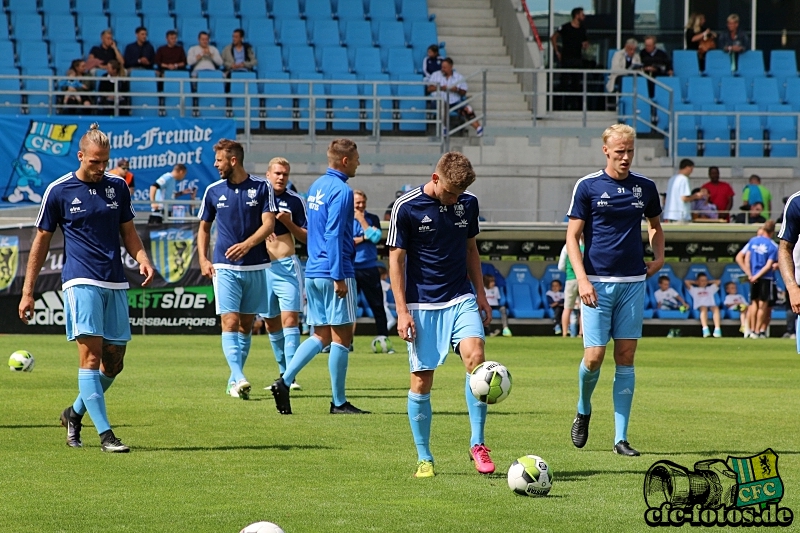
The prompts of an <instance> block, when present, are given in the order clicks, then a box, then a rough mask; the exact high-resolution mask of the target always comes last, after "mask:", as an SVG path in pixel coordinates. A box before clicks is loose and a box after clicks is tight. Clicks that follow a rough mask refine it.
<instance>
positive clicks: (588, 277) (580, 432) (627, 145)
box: [567, 124, 664, 456]
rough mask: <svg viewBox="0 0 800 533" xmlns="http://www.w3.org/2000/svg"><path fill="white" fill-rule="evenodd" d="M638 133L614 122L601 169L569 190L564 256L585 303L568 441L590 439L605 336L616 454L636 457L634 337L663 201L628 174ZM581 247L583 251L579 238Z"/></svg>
mask: <svg viewBox="0 0 800 533" xmlns="http://www.w3.org/2000/svg"><path fill="white" fill-rule="evenodd" d="M635 138H636V132H635V131H634V129H633V128H631V127H630V126H626V125H624V124H614V125H613V126H611V127H609V128H607V129H606V130H605V131H604V132H603V153H604V154H605V156H606V160H607V164H606V168H605V169H604V170H601V171H599V172H595V173H593V174H589V175H588V176H585V177H583V178H581V179H579V180H578V182H577V183H576V184H575V189H574V190H573V192H572V201H571V202H570V206H569V211H568V212H567V215H568V216H569V224H568V225H567V252H568V253H569V259H570V262H571V263H572V266H573V269H574V270H575V277H576V279H577V280H578V293H579V294H580V298H581V302H582V304H583V310H582V316H583V334H584V337H583V346H584V352H583V361H582V362H581V365H580V368H579V370H578V391H579V399H578V414H577V415H576V416H575V420H574V422H573V424H572V432H571V433H572V443H573V444H574V445H575V446H576V447H578V448H583V447H584V446H585V445H586V441H587V440H588V438H589V419H590V417H591V413H592V406H591V398H592V392H593V391H594V388H595V385H596V384H597V380H598V378H599V377H600V366H601V365H602V364H603V358H604V357H605V354H606V345H607V344H608V341H609V339H611V338H613V339H614V363H615V364H616V372H615V374H614V387H613V392H614V426H615V428H616V435H615V437H614V442H615V444H614V452H615V453H618V454H621V455H627V456H635V455H639V452H637V451H636V450H635V449H633V448H632V447H631V445H630V444H629V443H628V418H629V417H630V411H631V404H632V402H633V391H634V385H635V381H636V378H635V374H634V368H633V360H634V355H635V353H636V344H637V340H638V339H639V338H641V336H642V314H643V311H644V296H645V279H646V278H647V277H648V276H652V275H653V274H655V273H656V272H658V271H659V270H660V269H661V267H662V266H663V264H664V232H663V230H662V229H661V221H660V218H659V215H660V214H661V202H660V199H659V196H658V190H657V189H656V186H655V184H654V183H653V182H652V181H650V180H649V179H647V178H645V177H644V176H641V175H639V174H635V173H633V172H631V171H630V166H631V162H632V161H633V145H634V141H635ZM642 217H644V218H646V219H647V222H648V225H649V229H648V234H649V238H650V246H651V247H652V249H653V256H654V260H653V261H649V262H645V261H644V249H643V247H642V236H641V234H642V229H641V225H642ZM581 234H583V235H584V241H585V247H584V253H583V254H581V245H580V238H581Z"/></svg>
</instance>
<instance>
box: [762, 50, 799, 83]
mask: <svg viewBox="0 0 800 533" xmlns="http://www.w3.org/2000/svg"><path fill="white" fill-rule="evenodd" d="M769 75H770V76H774V77H776V78H791V77H797V57H796V55H795V52H794V50H773V51H772V52H770V55H769Z"/></svg>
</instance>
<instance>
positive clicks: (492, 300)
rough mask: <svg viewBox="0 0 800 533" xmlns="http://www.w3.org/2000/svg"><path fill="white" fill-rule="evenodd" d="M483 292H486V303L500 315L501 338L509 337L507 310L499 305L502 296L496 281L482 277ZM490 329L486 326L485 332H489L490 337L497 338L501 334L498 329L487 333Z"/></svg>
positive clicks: (487, 276) (490, 277)
mask: <svg viewBox="0 0 800 533" xmlns="http://www.w3.org/2000/svg"><path fill="white" fill-rule="evenodd" d="M483 290H484V291H486V301H487V302H489V305H490V306H491V308H492V311H498V312H499V313H500V323H501V324H502V326H503V330H502V334H503V337H510V336H511V330H510V329H509V327H508V310H507V309H506V306H505V305H501V301H502V295H501V294H500V287H498V286H497V280H496V279H495V277H494V276H493V275H491V274H484V275H483ZM490 329H491V325H489V326H486V330H487V331H488V332H489V336H490V337H497V336H498V335H500V333H501V331H500V330H499V329H495V330H493V331H489V330H490Z"/></svg>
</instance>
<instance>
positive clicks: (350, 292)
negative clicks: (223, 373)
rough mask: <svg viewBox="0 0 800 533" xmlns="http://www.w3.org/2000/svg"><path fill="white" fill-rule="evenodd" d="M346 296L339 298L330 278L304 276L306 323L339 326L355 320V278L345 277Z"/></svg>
mask: <svg viewBox="0 0 800 533" xmlns="http://www.w3.org/2000/svg"><path fill="white" fill-rule="evenodd" d="M345 282H346V283H347V296H345V297H344V298H339V297H338V296H336V292H335V291H334V287H333V280H332V279H331V278H306V299H307V300H308V324H309V325H311V326H341V325H343V324H352V323H353V322H355V321H356V298H358V291H357V289H356V279H355V278H347V279H345Z"/></svg>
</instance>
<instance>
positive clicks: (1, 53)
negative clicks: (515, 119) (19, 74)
mask: <svg viewBox="0 0 800 533" xmlns="http://www.w3.org/2000/svg"><path fill="white" fill-rule="evenodd" d="M15 57H16V55H15V54H14V44H13V43H12V42H11V41H5V40H0V68H16V61H15Z"/></svg>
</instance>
